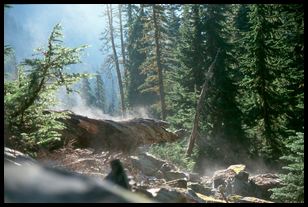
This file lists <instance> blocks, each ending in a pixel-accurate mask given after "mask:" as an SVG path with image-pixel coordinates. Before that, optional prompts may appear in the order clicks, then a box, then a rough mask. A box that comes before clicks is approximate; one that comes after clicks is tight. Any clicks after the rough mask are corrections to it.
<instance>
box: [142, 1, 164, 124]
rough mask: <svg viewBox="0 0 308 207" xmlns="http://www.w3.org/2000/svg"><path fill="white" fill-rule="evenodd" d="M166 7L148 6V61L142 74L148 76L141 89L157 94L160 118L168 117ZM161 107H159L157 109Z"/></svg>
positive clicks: (146, 49)
mask: <svg viewBox="0 0 308 207" xmlns="http://www.w3.org/2000/svg"><path fill="white" fill-rule="evenodd" d="M164 10H165V9H164V6H163V5H159V4H154V5H148V6H147V15H146V17H145V19H146V22H145V31H146V33H145V36H144V39H143V40H144V41H145V42H146V43H147V47H146V48H144V51H145V52H146V61H145V62H144V63H143V64H142V73H143V74H146V80H145V82H144V84H143V85H142V86H141V87H140V88H141V89H142V92H156V93H157V95H158V96H159V101H158V103H156V110H157V111H158V112H159V113H160V118H161V119H163V120H164V119H165V118H166V116H167V110H166V103H165V89H164V71H165V70H166V68H167V62H168V59H167V57H168V55H166V54H167V53H168V47H167V45H168V42H169V41H168V35H167V29H166V28H165V25H166V16H165V13H164ZM158 105H159V107H157V106H158Z"/></svg>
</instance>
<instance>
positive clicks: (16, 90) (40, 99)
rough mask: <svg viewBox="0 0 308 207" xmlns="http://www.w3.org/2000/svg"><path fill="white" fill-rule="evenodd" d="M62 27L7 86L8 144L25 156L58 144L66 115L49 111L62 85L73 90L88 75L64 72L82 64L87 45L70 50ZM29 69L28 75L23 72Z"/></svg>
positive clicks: (25, 63)
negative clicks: (66, 45)
mask: <svg viewBox="0 0 308 207" xmlns="http://www.w3.org/2000/svg"><path fill="white" fill-rule="evenodd" d="M62 36H63V35H62V27H61V25H60V24H57V25H56V26H55V27H54V28H53V31H52V33H51V35H50V37H49V39H48V45H47V47H45V48H38V49H37V50H36V51H37V52H38V53H37V54H36V56H35V57H34V58H33V59H25V60H24V61H23V62H22V64H20V65H19V66H18V76H17V79H16V80H10V81H6V82H5V84H4V94H5V97H4V106H5V107H4V109H5V128H6V130H7V131H8V133H5V134H9V137H8V138H7V137H5V139H6V138H7V139H6V141H7V142H6V144H7V146H9V147H14V148H15V149H17V150H20V151H23V152H26V153H35V152H37V150H38V148H39V147H40V146H45V147H47V148H52V147H53V146H54V144H59V143H58V142H57V141H59V140H60V137H61V136H60V133H59V131H60V130H62V129H64V128H65V126H64V124H63V123H61V122H60V121H59V119H60V118H62V119H65V118H67V116H66V114H65V113H55V112H46V110H48V109H50V107H51V106H54V105H55V104H56V103H57V102H56V96H55V92H56V91H57V90H58V89H59V88H60V87H62V86H65V87H66V89H67V91H69V92H70V91H71V90H70V89H71V88H70V84H72V83H74V82H76V81H78V80H80V79H81V78H82V77H87V75H82V74H78V73H77V74H76V73H75V74H69V73H66V72H65V70H64V69H65V67H66V66H67V65H71V64H76V63H80V52H81V51H82V50H83V49H84V48H85V46H82V47H79V48H67V47H64V46H63V42H62ZM24 66H27V67H28V68H27V69H28V71H27V73H26V72H24Z"/></svg>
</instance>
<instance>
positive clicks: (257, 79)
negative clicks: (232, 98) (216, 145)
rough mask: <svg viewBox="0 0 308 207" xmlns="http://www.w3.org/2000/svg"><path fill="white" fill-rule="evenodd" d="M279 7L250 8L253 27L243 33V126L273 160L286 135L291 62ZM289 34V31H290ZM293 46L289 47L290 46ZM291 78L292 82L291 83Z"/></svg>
mask: <svg viewBox="0 0 308 207" xmlns="http://www.w3.org/2000/svg"><path fill="white" fill-rule="evenodd" d="M279 8H280V6H279V5H250V6H249V12H248V19H249V24H250V28H249V30H248V31H245V32H243V33H241V36H242V37H241V39H240V41H241V44H240V48H239V50H240V51H241V52H240V53H238V54H240V58H239V69H240V72H241V76H242V77H243V79H242V80H241V81H240V83H239V86H240V88H241V90H240V93H239V104H240V106H241V109H242V112H243V113H244V114H245V115H244V117H245V119H244V124H245V125H244V127H245V128H246V132H247V135H248V136H249V137H250V138H251V139H252V140H253V142H254V143H258V144H255V145H254V146H263V148H262V147H259V149H256V150H260V148H261V149H262V150H263V151H264V153H265V155H267V156H268V158H269V159H270V160H277V159H278V158H279V156H281V155H282V150H283V148H284V146H283V143H282V140H283V138H284V137H286V136H287V133H286V122H287V112H286V109H287V108H288V107H287V100H288V96H287V91H288V89H287V88H286V87H285V86H286V83H287V82H289V81H290V79H289V78H287V76H288V72H287V71H288V69H289V67H288V65H287V64H286V63H288V62H290V61H289V58H291V56H289V54H290V53H289V54H288V53H286V51H288V47H287V45H286V44H285V43H284V42H283V41H281V40H283V39H284V37H285V33H286V32H287V31H286V30H284V29H282V26H283V22H282V21H281V20H282V19H283V16H282V14H281V13H280V12H279V10H280V9H279ZM287 33H288V32H287ZM289 46H290V45H289ZM288 79H289V80H288Z"/></svg>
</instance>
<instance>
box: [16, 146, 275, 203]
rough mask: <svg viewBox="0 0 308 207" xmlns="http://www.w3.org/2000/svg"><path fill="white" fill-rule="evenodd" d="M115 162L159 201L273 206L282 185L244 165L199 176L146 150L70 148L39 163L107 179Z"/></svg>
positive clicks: (139, 190) (138, 189) (137, 188)
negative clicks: (273, 192)
mask: <svg viewBox="0 0 308 207" xmlns="http://www.w3.org/2000/svg"><path fill="white" fill-rule="evenodd" d="M19 157H22V156H19ZM29 159H31V158H29ZM113 159H120V160H121V162H122V164H123V166H124V167H125V171H126V173H127V175H128V178H129V183H130V185H131V191H132V192H134V193H136V194H139V195H141V196H142V197H144V198H148V199H150V200H152V201H156V202H167V203H269V202H271V201H270V192H269V191H268V189H270V188H273V187H276V186H279V185H280V180H279V179H278V176H277V175H275V174H271V173H265V174H258V175H254V176H250V174H249V172H247V171H246V166H245V165H242V164H237V165H232V166H230V167H228V168H227V169H222V170H218V171H216V172H215V173H214V174H213V176H212V177H207V176H199V175H198V174H195V173H190V172H184V171H181V170H179V169H178V168H177V167H176V166H174V165H173V164H171V163H169V162H167V161H164V160H161V159H158V158H156V157H155V156H153V155H151V154H148V153H146V152H142V150H140V151H139V153H135V154H124V153H115V152H107V151H102V152H99V153H97V152H95V153H94V150H93V149H89V148H88V149H74V148H73V147H69V146H66V147H65V148H62V149H59V150H56V151H54V152H41V153H40V154H39V155H38V158H37V161H38V162H39V163H42V164H44V165H48V166H52V167H56V168H62V169H67V170H70V171H72V172H77V173H78V174H83V175H87V176H90V177H95V178H97V179H101V180H103V179H104V178H105V177H106V176H107V174H108V173H109V172H110V166H109V163H110V161H111V160H113ZM33 162H36V161H33Z"/></svg>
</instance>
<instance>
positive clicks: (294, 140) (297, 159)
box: [271, 132, 304, 203]
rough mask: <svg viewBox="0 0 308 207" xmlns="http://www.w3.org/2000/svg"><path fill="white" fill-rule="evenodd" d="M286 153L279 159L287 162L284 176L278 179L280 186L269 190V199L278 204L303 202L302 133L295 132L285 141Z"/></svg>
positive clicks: (281, 175)
mask: <svg viewBox="0 0 308 207" xmlns="http://www.w3.org/2000/svg"><path fill="white" fill-rule="evenodd" d="M287 141H288V143H287V145H286V146H287V148H288V153H287V155H285V156H282V157H281V158H280V159H282V160H284V161H287V164H288V165H287V166H284V167H283V169H284V170H285V173H284V174H280V175H279V177H280V178H281V180H282V186H281V187H279V188H274V189H271V191H273V194H272V195H271V198H272V199H274V200H276V201H278V202H288V203H303V202H304V133H302V132H297V133H296V135H293V136H290V137H289V139H288V140H287Z"/></svg>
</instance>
